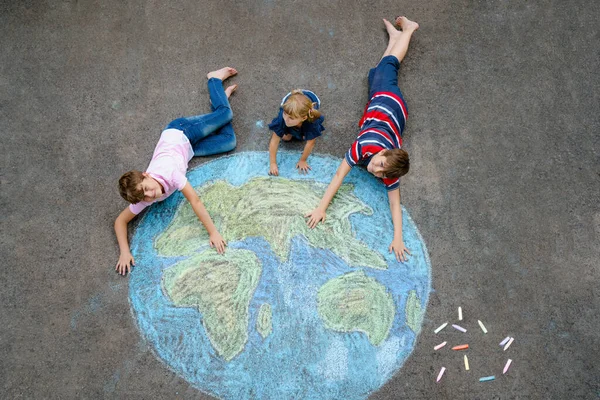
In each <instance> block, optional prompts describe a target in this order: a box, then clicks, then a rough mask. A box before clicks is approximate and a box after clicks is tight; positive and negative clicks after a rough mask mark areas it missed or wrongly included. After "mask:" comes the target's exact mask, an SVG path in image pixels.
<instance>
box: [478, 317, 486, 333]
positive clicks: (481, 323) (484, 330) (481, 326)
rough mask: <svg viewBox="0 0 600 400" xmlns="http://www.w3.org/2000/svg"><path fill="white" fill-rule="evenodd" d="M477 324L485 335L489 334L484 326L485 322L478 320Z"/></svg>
mask: <svg viewBox="0 0 600 400" xmlns="http://www.w3.org/2000/svg"><path fill="white" fill-rule="evenodd" d="M477 322H478V323H479V327H480V328H481V330H482V331H483V333H487V329H485V326H483V322H481V321H480V320H477Z"/></svg>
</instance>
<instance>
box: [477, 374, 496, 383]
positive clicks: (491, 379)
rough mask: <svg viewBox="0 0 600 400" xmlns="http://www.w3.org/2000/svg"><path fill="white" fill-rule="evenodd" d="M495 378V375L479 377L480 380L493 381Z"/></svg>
mask: <svg viewBox="0 0 600 400" xmlns="http://www.w3.org/2000/svg"><path fill="white" fill-rule="evenodd" d="M494 379H496V377H495V376H494V375H492V376H484V377H483V378H479V382H487V381H493V380H494Z"/></svg>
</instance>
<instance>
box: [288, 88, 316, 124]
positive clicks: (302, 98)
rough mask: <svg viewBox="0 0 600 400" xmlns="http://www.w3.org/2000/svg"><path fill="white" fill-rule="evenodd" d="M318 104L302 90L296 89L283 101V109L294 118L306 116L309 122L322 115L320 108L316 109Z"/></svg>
mask: <svg viewBox="0 0 600 400" xmlns="http://www.w3.org/2000/svg"><path fill="white" fill-rule="evenodd" d="M316 104H317V103H313V102H312V101H310V99H309V98H308V96H307V95H305V94H304V93H302V90H300V89H296V90H292V94H291V95H290V97H288V99H287V100H286V101H285V103H283V111H284V112H285V113H286V114H288V115H289V116H290V117H292V118H294V119H296V118H304V117H306V119H307V120H308V122H313V121H314V120H316V119H318V118H319V117H320V116H321V113H320V112H319V110H317V109H315V105H316Z"/></svg>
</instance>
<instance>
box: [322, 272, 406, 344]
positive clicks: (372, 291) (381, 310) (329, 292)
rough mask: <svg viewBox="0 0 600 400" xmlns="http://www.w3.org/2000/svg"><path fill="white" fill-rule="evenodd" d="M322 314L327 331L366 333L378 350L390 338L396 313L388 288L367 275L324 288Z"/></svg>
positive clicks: (356, 274) (335, 281)
mask: <svg viewBox="0 0 600 400" xmlns="http://www.w3.org/2000/svg"><path fill="white" fill-rule="evenodd" d="M318 311H319V316H320V317H321V319H322V320H323V322H324V324H325V327H326V328H328V329H332V330H335V331H339V332H354V331H359V332H364V333H365V334H366V335H367V338H368V339H369V341H370V342H371V343H372V344H373V345H374V346H378V345H379V344H380V343H381V342H382V341H384V340H385V339H386V338H387V337H388V335H389V333H390V329H391V328H392V322H393V321H394V315H395V313H396V309H395V307H394V301H393V299H392V295H391V294H390V293H388V292H387V291H386V289H385V286H383V285H382V284H381V283H379V282H377V280H375V279H374V278H370V277H368V276H366V275H365V273H364V272H363V271H356V272H350V273H348V274H345V275H342V276H338V277H337V278H333V279H331V280H329V281H327V282H326V283H325V284H324V285H323V286H321V288H320V289H319V293H318Z"/></svg>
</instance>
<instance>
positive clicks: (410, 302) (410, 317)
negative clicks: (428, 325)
mask: <svg viewBox="0 0 600 400" xmlns="http://www.w3.org/2000/svg"><path fill="white" fill-rule="evenodd" d="M405 313H406V324H407V325H408V327H409V328H410V329H412V331H413V332H414V333H416V334H417V335H418V334H419V332H421V322H423V310H422V309H421V300H419V297H418V296H417V291H416V290H411V291H410V292H408V299H406V308H405Z"/></svg>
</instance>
